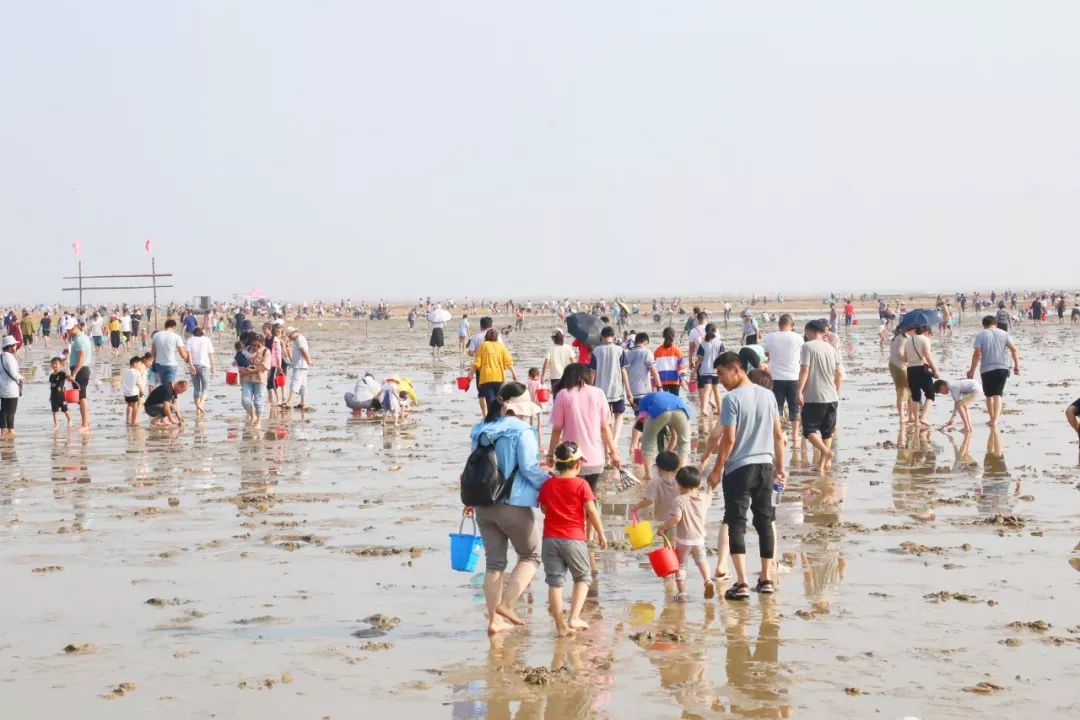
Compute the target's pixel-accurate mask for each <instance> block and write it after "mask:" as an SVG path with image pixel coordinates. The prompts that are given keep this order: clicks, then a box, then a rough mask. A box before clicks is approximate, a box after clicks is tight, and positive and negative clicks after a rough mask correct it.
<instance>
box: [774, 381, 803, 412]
mask: <svg viewBox="0 0 1080 720" xmlns="http://www.w3.org/2000/svg"><path fill="white" fill-rule="evenodd" d="M772 391H773V395H774V396H775V397H776V407H777V409H778V410H779V411H780V414H781V415H783V414H784V405H787V409H788V419H789V420H791V422H798V421H799V381H798V380H773V383H772Z"/></svg>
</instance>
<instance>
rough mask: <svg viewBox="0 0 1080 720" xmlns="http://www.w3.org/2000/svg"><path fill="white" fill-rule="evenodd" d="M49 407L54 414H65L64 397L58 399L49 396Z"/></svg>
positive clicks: (65, 404)
mask: <svg viewBox="0 0 1080 720" xmlns="http://www.w3.org/2000/svg"><path fill="white" fill-rule="evenodd" d="M49 407H51V408H52V411H53V412H54V413H58V412H67V403H66V402H64V396H63V395H61V396H59V397H54V396H51V395H50V396H49Z"/></svg>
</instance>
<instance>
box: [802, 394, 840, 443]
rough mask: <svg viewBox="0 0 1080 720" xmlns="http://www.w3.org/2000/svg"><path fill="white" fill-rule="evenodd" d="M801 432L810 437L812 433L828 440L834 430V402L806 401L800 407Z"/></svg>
mask: <svg viewBox="0 0 1080 720" xmlns="http://www.w3.org/2000/svg"><path fill="white" fill-rule="evenodd" d="M802 424H803V426H802V434H803V437H810V435H812V434H813V433H818V434H820V435H821V439H822V440H828V439H829V438H831V437H832V436H833V431H834V430H836V403H834V402H831V403H806V404H805V405H803V408H802Z"/></svg>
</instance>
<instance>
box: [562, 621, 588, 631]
mask: <svg viewBox="0 0 1080 720" xmlns="http://www.w3.org/2000/svg"><path fill="white" fill-rule="evenodd" d="M567 624H568V625H569V626H570V629H571V630H588V629H589V623H587V622H585V621H584V620H582V619H581V618H570V622H569V623H567Z"/></svg>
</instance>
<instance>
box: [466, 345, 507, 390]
mask: <svg viewBox="0 0 1080 720" xmlns="http://www.w3.org/2000/svg"><path fill="white" fill-rule="evenodd" d="M513 364H514V361H513V359H511V357H510V351H509V350H507V349H506V346H505V345H503V344H502V343H501V342H499V341H498V340H495V341H488V340H485V341H484V342H482V343H480V348H479V349H478V350H477V351H476V357H475V358H474V359H473V369H474V370H479V371H480V384H481V385H483V384H484V383H496V382H497V383H501V382H505V381H506V369H507V368H508V367H510V366H511V365H513Z"/></svg>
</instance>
